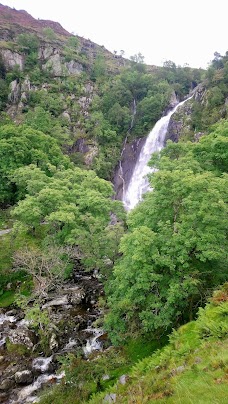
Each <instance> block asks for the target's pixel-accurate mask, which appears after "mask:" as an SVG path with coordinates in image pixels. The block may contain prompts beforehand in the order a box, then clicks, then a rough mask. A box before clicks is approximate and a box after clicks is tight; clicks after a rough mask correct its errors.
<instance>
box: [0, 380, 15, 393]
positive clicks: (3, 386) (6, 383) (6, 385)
mask: <svg viewBox="0 0 228 404" xmlns="http://www.w3.org/2000/svg"><path fill="white" fill-rule="evenodd" d="M13 386H14V381H13V380H12V379H11V378H7V379H4V380H2V382H1V383H0V390H7V391H8V390H10V389H11V388H12V387H13Z"/></svg>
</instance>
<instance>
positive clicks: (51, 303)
mask: <svg viewBox="0 0 228 404" xmlns="http://www.w3.org/2000/svg"><path fill="white" fill-rule="evenodd" d="M68 303H69V301H68V296H67V295H63V296H61V297H57V298H56V299H53V300H50V301H49V302H47V303H45V304H44V305H43V306H42V309H46V308H47V307H52V306H64V305H65V304H68Z"/></svg>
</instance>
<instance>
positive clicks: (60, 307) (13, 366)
mask: <svg viewBox="0 0 228 404" xmlns="http://www.w3.org/2000/svg"><path fill="white" fill-rule="evenodd" d="M102 293H103V289H102V284H101V283H100V281H99V279H98V278H97V277H95V276H94V275H93V274H85V273H84V272H78V273H76V274H75V276H74V280H72V281H71V282H70V283H69V282H68V283H65V285H63V286H62V288H61V290H58V292H57V291H53V292H52V293H50V294H49V296H48V298H47V299H46V301H45V302H44V304H43V306H42V308H43V309H47V310H48V312H49V318H50V324H49V329H50V335H51V337H50V338H49V347H48V351H49V354H48V355H45V354H44V352H42V351H40V350H39V349H38V347H39V337H38V335H37V334H36V333H35V332H34V330H33V329H32V327H31V325H30V324H29V322H28V321H26V320H25V319H24V313H23V310H19V309H17V308H12V309H11V310H5V309H2V310H1V312H0V403H5V404H24V403H36V402H38V401H39V399H38V397H37V394H38V393H39V392H40V391H41V389H42V388H44V387H48V386H53V384H54V383H59V382H60V381H61V379H62V378H63V377H64V372H60V371H59V367H60V365H59V361H58V358H59V357H60V356H63V355H66V354H67V353H68V352H74V353H76V352H81V353H82V355H84V357H85V358H87V356H88V355H89V354H90V353H91V352H92V351H94V350H101V349H102V345H103V342H102V339H103V338H101V337H102V336H103V334H104V333H103V331H102V330H101V329H98V328H96V327H93V323H94V321H95V320H96V319H97V318H98V317H99V315H100V311H99V309H98V307H97V301H98V297H99V296H100V295H101V294H102ZM20 347H24V348H25V350H26V353H25V354H23V355H22V354H21V353H20Z"/></svg>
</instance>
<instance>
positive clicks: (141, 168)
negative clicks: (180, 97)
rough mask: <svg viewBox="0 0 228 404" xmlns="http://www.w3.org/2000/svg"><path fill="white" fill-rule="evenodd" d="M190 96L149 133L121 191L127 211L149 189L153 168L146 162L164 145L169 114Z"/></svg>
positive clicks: (177, 106) (160, 120) (178, 105)
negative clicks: (127, 182)
mask: <svg viewBox="0 0 228 404" xmlns="http://www.w3.org/2000/svg"><path fill="white" fill-rule="evenodd" d="M190 98H192V97H189V98H187V99H186V100H184V101H182V102H180V103H179V104H177V105H176V106H175V107H174V108H173V109H172V110H171V111H169V112H168V114H167V115H165V116H163V117H162V118H161V119H159V121H158V122H157V123H156V124H155V126H154V127H153V129H152V130H151V132H150V133H149V135H148V137H147V139H146V142H145V145H144V147H143V148H142V150H141V153H140V155H139V157H138V160H137V163H136V166H135V169H134V171H133V174H132V177H131V180H130V182H129V185H128V187H127V189H126V190H124V193H123V199H122V200H123V203H124V206H125V208H126V210H128V211H129V210H131V209H133V208H134V207H135V206H136V205H137V203H138V202H139V201H140V200H141V199H142V195H143V194H144V193H145V192H146V191H149V190H151V188H150V185H149V181H148V178H147V175H148V174H149V173H153V172H154V171H155V168H151V167H149V166H148V165H147V164H148V162H149V160H150V158H151V155H152V154H153V153H154V152H157V151H160V150H161V149H162V148H163V147H164V143H165V136H166V132H167V129H168V125H169V121H170V118H171V116H172V115H173V114H174V113H175V112H176V110H177V109H178V108H179V107H180V106H181V105H183V104H184V103H185V102H186V101H187V100H189V99H190Z"/></svg>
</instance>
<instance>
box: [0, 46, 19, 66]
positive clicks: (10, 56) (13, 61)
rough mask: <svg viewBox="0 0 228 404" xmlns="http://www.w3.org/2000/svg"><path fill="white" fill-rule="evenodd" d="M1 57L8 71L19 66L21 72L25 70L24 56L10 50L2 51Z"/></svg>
mask: <svg viewBox="0 0 228 404" xmlns="http://www.w3.org/2000/svg"><path fill="white" fill-rule="evenodd" d="M1 55H2V59H3V61H4V64H5V67H6V69H13V68H14V67H15V66H18V67H19V69H20V70H21V71H22V70H23V69H24V55H21V54H20V53H17V52H13V51H11V50H10V49H1Z"/></svg>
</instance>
